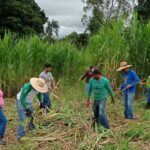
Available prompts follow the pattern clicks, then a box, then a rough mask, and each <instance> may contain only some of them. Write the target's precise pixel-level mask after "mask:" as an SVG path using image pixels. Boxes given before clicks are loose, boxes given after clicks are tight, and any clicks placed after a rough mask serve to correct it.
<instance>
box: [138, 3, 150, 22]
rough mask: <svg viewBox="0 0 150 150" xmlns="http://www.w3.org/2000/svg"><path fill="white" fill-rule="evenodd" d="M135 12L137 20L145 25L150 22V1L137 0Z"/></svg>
mask: <svg viewBox="0 0 150 150" xmlns="http://www.w3.org/2000/svg"><path fill="white" fill-rule="evenodd" d="M137 12H138V16H139V20H141V21H143V22H145V23H147V22H148V21H149V20H150V0H144V1H143V0H138V7H137Z"/></svg>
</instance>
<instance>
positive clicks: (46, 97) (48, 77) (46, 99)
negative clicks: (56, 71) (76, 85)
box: [39, 64, 54, 112]
mask: <svg viewBox="0 0 150 150" xmlns="http://www.w3.org/2000/svg"><path fill="white" fill-rule="evenodd" d="M51 71H52V65H51V64H45V65H44V71H43V72H41V73H40V75H39V77H40V78H42V79H44V80H45V82H46V85H47V87H48V91H47V92H46V93H44V94H43V103H44V105H45V106H46V110H47V112H49V109H50V108H51V98H50V91H51V85H53V86H54V79H53V75H52V73H51Z"/></svg>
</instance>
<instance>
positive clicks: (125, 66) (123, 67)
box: [117, 62, 132, 71]
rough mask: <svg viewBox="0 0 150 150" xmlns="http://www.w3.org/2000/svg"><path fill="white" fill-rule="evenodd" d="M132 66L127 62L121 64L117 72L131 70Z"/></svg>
mask: <svg viewBox="0 0 150 150" xmlns="http://www.w3.org/2000/svg"><path fill="white" fill-rule="evenodd" d="M131 66H132V65H128V63H127V62H121V63H120V67H119V68H118V69H117V71H121V70H123V69H125V68H129V67H131Z"/></svg>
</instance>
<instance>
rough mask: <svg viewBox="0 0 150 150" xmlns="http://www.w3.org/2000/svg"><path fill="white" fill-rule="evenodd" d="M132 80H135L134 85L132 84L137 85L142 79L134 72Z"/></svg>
mask: <svg viewBox="0 0 150 150" xmlns="http://www.w3.org/2000/svg"><path fill="white" fill-rule="evenodd" d="M132 78H133V83H132V84H135V83H137V82H139V81H140V78H139V77H138V75H137V73H136V72H135V71H132Z"/></svg>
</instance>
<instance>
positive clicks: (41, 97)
mask: <svg viewBox="0 0 150 150" xmlns="http://www.w3.org/2000/svg"><path fill="white" fill-rule="evenodd" d="M37 98H38V100H39V102H40V103H43V94H42V93H38V95H37Z"/></svg>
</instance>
